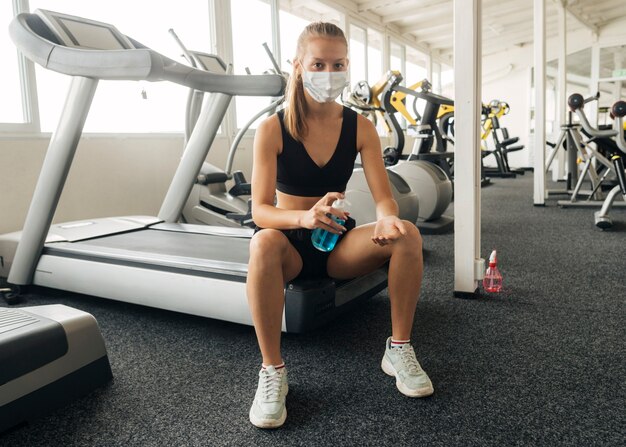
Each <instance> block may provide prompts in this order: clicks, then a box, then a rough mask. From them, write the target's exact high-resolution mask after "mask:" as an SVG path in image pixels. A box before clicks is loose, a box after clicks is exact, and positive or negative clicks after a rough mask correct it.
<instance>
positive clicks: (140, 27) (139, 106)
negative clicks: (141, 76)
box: [30, 0, 211, 132]
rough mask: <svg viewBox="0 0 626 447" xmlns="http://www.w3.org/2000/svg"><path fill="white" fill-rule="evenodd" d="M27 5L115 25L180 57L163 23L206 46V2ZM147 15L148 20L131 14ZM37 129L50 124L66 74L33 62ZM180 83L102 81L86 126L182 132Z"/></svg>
mask: <svg viewBox="0 0 626 447" xmlns="http://www.w3.org/2000/svg"><path fill="white" fill-rule="evenodd" d="M30 8H31V11H34V10H35V9H36V8H42V9H50V10H53V11H59V12H63V13H66V14H71V15H77V16H82V17H86V18H90V19H93V20H98V21H102V22H107V23H111V24H113V25H115V26H116V27H117V28H118V29H119V30H120V31H121V32H122V33H124V34H127V35H129V36H131V37H132V38H133V39H136V40H137V41H139V42H141V43H142V44H144V45H147V46H149V47H151V48H153V49H154V50H156V51H158V52H160V53H162V54H164V55H166V56H168V57H171V58H172V59H174V60H177V61H180V62H183V63H184V59H182V58H181V57H180V54H181V51H180V49H179V48H178V46H177V44H176V43H175V42H174V40H173V39H172V37H171V36H170V35H169V33H168V29H170V28H173V29H174V30H175V31H176V32H177V34H178V35H179V37H180V38H181V40H182V41H183V42H184V43H185V45H186V46H187V47H188V48H189V49H192V50H198V51H205V52H210V48H211V46H210V42H209V39H210V33H209V20H208V19H209V16H208V3H207V2H187V3H185V7H184V8H181V7H180V5H176V4H169V3H167V4H164V3H156V2H153V1H150V0H134V1H132V2H130V1H127V0H109V1H108V2H106V3H102V2H86V1H83V0H30ZM138 18H146V19H147V18H149V20H137V19H138ZM36 74H37V91H38V98H39V108H40V116H41V130H42V131H44V132H49V131H52V130H54V129H55V128H56V124H57V121H58V119H59V115H60V112H61V108H62V106H63V103H64V101H65V94H66V92H67V88H68V86H69V80H70V78H69V77H68V76H65V75H61V74H58V73H55V72H52V71H49V70H45V69H43V68H41V67H40V66H37V68H36ZM186 97H187V90H186V88H184V87H182V86H179V85H176V84H172V83H170V82H134V81H102V82H101V83H100V85H99V86H98V89H97V91H96V95H95V97H94V101H93V104H92V107H91V111H90V114H89V117H88V118H87V122H86V124H85V131H86V132H182V130H183V128H184V116H185V101H186Z"/></svg>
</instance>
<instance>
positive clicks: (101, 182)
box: [0, 135, 252, 234]
mask: <svg viewBox="0 0 626 447" xmlns="http://www.w3.org/2000/svg"><path fill="white" fill-rule="evenodd" d="M48 140H49V137H48V138H43V137H42V138H15V139H10V138H3V139H0V234H2V233H7V232H11V231H17V230H19V229H21V227H22V225H23V223H24V219H25V218H26V213H27V211H28V206H29V204H30V199H31V196H32V193H33V191H34V189H35V183H36V181H37V177H38V175H39V171H40V169H41V165H42V163H43V158H44V156H45V151H46V148H47V145H48ZM250 144H251V139H250V138H246V139H244V141H243V142H242V145H241V147H242V150H241V151H240V153H239V156H238V157H237V158H236V159H235V166H234V167H235V169H241V170H243V171H244V173H245V174H246V176H247V178H250V177H249V175H250V170H251V164H252V160H251V156H250V154H251V152H252V151H251V150H250ZM182 146H183V138H182V136H180V135H167V136H154V137H151V136H125V137H104V136H86V137H84V138H83V139H82V140H81V142H80V144H79V146H78V150H77V152H76V157H75V159H74V164H73V166H72V169H71V170H70V173H69V176H68V180H67V183H66V187H65V190H64V191H63V194H62V196H61V200H60V202H59V207H58V209H57V213H56V215H55V218H54V221H55V222H67V221H71V220H78V219H89V218H94V217H103V216H112V215H113V216H115V215H133V214H145V215H156V213H157V212H158V210H159V208H160V206H161V201H162V199H163V197H164V195H165V192H166V191H167V188H168V186H169V183H170V181H171V178H172V175H173V174H174V171H175V169H176V166H177V165H178V161H179V159H180V156H181V155H182ZM227 149H228V147H227V141H226V139H225V138H222V139H216V142H215V144H214V148H213V149H212V151H211V153H209V158H208V160H209V161H211V162H213V163H214V164H216V165H218V166H221V167H223V166H224V164H225V160H226V155H227Z"/></svg>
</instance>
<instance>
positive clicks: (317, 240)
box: [311, 199, 346, 251]
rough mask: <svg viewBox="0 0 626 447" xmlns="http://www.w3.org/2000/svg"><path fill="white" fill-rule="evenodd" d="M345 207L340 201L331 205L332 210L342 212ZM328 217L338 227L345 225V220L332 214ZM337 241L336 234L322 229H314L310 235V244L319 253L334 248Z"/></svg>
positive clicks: (344, 203)
mask: <svg viewBox="0 0 626 447" xmlns="http://www.w3.org/2000/svg"><path fill="white" fill-rule="evenodd" d="M345 206H346V202H345V201H344V200H342V199H337V200H335V201H334V202H333V204H332V207H333V208H335V209H338V210H342V211H343V209H344V208H345ZM328 217H330V218H331V219H333V220H334V221H335V222H337V223H338V224H339V225H343V224H344V223H345V220H343V219H340V218H338V217H337V216H335V215H334V214H328ZM337 239H339V235H338V234H336V233H331V232H330V231H327V230H324V229H322V228H316V229H315V230H313V234H311V242H312V243H313V246H314V247H315V248H317V249H318V250H320V251H331V250H332V249H333V248H335V244H336V243H337Z"/></svg>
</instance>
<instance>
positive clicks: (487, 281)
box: [483, 250, 502, 293]
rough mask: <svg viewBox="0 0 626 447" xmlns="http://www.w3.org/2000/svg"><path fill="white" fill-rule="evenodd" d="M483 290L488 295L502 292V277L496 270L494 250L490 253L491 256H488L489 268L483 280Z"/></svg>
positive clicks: (496, 259)
mask: <svg viewBox="0 0 626 447" xmlns="http://www.w3.org/2000/svg"><path fill="white" fill-rule="evenodd" d="M483 289H485V291H486V292H489V293H497V292H500V291H501V290H502V275H501V274H500V271H499V270H498V258H497V256H496V250H494V251H492V252H491V256H489V268H488V269H487V271H486V272H485V277H484V278H483Z"/></svg>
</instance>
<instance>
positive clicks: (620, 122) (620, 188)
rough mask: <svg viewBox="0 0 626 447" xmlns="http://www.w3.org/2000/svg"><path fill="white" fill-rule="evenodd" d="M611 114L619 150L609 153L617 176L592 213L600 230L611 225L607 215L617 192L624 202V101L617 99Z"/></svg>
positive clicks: (625, 110)
mask: <svg viewBox="0 0 626 447" xmlns="http://www.w3.org/2000/svg"><path fill="white" fill-rule="evenodd" d="M611 115H612V116H613V117H615V129H617V131H618V132H617V136H616V137H615V140H616V142H617V146H618V147H619V149H621V151H615V152H613V153H612V154H611V162H612V163H613V167H614V170H615V175H616V177H617V185H615V186H614V187H613V188H612V189H611V190H610V191H609V193H608V194H607V196H606V199H604V202H603V203H602V208H600V211H596V212H595V213H594V219H595V224H596V226H597V227H598V228H601V229H602V230H606V229H609V228H611V227H612V226H613V221H612V220H611V218H610V216H609V211H610V210H611V208H612V207H613V205H614V204H615V203H614V202H615V199H616V198H617V197H618V195H619V194H621V195H622V199H623V200H624V202H626V173H625V172H624V156H626V140H624V131H623V129H624V116H626V102H624V101H617V102H616V103H615V104H613V107H611Z"/></svg>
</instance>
